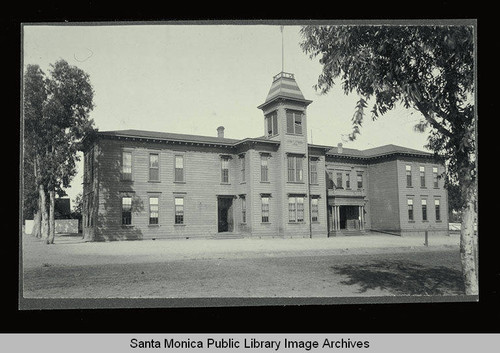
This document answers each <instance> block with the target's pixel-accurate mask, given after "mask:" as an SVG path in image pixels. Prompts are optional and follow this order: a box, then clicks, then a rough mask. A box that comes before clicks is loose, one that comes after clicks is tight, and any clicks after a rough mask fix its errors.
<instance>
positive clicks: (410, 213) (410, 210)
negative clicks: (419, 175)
mask: <svg viewBox="0 0 500 353" xmlns="http://www.w3.org/2000/svg"><path fill="white" fill-rule="evenodd" d="M407 202H408V220H409V221H413V199H408V201H407Z"/></svg>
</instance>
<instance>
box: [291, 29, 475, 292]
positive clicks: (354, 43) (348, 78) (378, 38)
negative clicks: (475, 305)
mask: <svg viewBox="0 0 500 353" xmlns="http://www.w3.org/2000/svg"><path fill="white" fill-rule="evenodd" d="M301 35H302V38H303V40H302V42H301V43H300V45H301V47H302V49H303V51H304V52H305V53H307V54H309V56H310V58H314V57H317V56H320V58H319V62H320V64H322V65H323V69H322V73H321V74H320V76H319V78H318V83H317V85H316V89H317V90H319V91H320V92H321V93H323V94H326V93H327V92H328V91H329V90H330V89H331V87H332V86H333V85H334V84H335V82H334V80H335V79H337V78H340V81H341V85H342V88H343V90H344V93H345V94H349V93H352V92H353V91H355V92H356V93H357V94H358V95H359V96H360V99H359V100H358V102H357V105H356V107H355V112H354V115H353V118H352V123H353V131H352V133H351V135H350V136H349V137H350V139H351V140H354V139H355V138H356V136H357V135H358V134H359V133H360V131H361V130H360V129H361V126H362V123H363V119H364V117H365V110H366V108H367V107H368V105H369V104H370V105H371V118H372V119H373V120H376V119H377V118H379V117H380V116H382V115H384V114H385V113H386V112H387V111H389V110H391V109H393V108H394V107H395V106H396V104H398V103H399V104H402V105H403V106H404V107H405V108H414V109H416V110H417V111H419V112H420V113H421V114H422V119H421V121H420V122H419V123H418V124H417V125H416V126H415V130H416V131H420V132H424V131H428V132H429V135H428V144H427V146H426V147H427V148H429V149H430V150H432V151H433V152H434V154H435V156H436V158H438V159H439V160H441V161H442V162H443V163H444V164H445V167H446V172H445V174H444V175H443V177H444V178H445V185H446V186H447V187H453V186H455V187H457V188H458V190H459V192H458V195H459V196H458V200H457V201H458V205H459V207H460V208H461V211H462V228H461V236H460V254H461V262H462V268H463V275H464V282H465V287H466V294H477V293H478V284H477V279H478V277H477V268H476V266H475V261H474V259H475V251H476V249H475V244H474V224H473V223H474V204H475V201H476V194H477V181H476V140H475V131H476V125H475V124H476V122H475V117H474V104H473V99H472V98H473V94H474V35H473V27H472V26H380V25H376V26H347V25H345V26H306V27H303V28H302V29H301Z"/></svg>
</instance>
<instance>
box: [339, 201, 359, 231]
mask: <svg viewBox="0 0 500 353" xmlns="http://www.w3.org/2000/svg"><path fill="white" fill-rule="evenodd" d="M339 218H340V229H345V230H357V229H359V206H340V208H339Z"/></svg>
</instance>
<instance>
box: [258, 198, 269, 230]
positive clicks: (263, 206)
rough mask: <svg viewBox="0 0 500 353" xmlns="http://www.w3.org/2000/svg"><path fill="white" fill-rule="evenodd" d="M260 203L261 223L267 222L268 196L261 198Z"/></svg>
mask: <svg viewBox="0 0 500 353" xmlns="http://www.w3.org/2000/svg"><path fill="white" fill-rule="evenodd" d="M260 202H261V214H262V223H268V222H269V196H262V197H261V199H260Z"/></svg>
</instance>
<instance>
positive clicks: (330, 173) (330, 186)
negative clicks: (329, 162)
mask: <svg viewBox="0 0 500 353" xmlns="http://www.w3.org/2000/svg"><path fill="white" fill-rule="evenodd" d="M327 175H328V183H327V188H328V189H330V190H331V189H333V188H334V187H335V184H334V183H333V172H327Z"/></svg>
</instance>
